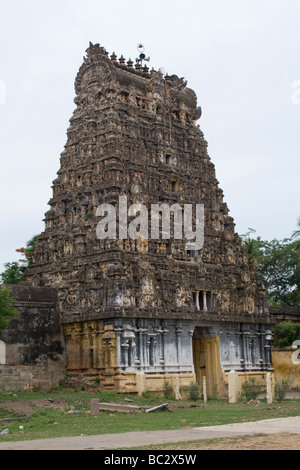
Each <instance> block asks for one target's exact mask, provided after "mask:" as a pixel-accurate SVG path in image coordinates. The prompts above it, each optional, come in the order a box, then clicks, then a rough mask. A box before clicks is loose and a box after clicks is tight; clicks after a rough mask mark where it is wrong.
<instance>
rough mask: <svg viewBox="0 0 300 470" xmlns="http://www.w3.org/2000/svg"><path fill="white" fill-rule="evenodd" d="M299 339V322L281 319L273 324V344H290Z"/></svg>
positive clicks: (281, 345)
mask: <svg viewBox="0 0 300 470" xmlns="http://www.w3.org/2000/svg"><path fill="white" fill-rule="evenodd" d="M299 339H300V324H299V323H292V322H290V321H283V322H281V323H277V324H276V325H275V326H274V346H280V347H283V346H292V344H293V342H294V341H296V340H299Z"/></svg>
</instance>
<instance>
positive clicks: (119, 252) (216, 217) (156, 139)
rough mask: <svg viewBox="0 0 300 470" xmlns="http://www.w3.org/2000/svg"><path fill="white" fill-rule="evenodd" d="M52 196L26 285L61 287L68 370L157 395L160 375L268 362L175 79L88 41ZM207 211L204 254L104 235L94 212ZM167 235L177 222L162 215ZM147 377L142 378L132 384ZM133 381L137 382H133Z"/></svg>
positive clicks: (240, 260)
mask: <svg viewBox="0 0 300 470" xmlns="http://www.w3.org/2000/svg"><path fill="white" fill-rule="evenodd" d="M86 53H87V54H86V57H85V58H84V63H83V65H82V66H81V68H80V70H79V73H78V75H77V78H76V81H75V91H76V98H75V100H74V101H75V104H76V109H75V111H74V113H73V116H72V118H71V119H70V126H69V129H68V139H67V143H66V146H65V149H64V151H63V153H62V154H61V166H60V169H59V171H58V177H57V178H56V179H55V181H54V182H53V198H52V199H51V200H50V202H49V205H50V210H49V211H48V212H47V213H46V218H45V224H46V228H45V231H44V233H42V234H41V235H40V237H39V240H38V243H37V246H36V249H35V253H34V264H33V266H32V267H31V268H30V269H29V270H28V272H27V277H26V282H27V283H30V284H31V285H34V286H51V287H56V288H57V289H58V292H59V310H60V316H61V322H62V324H63V328H64V333H65V337H66V343H67V357H68V370H69V373H71V372H72V373H86V374H89V375H92V374H93V375H96V376H100V384H102V385H103V386H106V387H114V388H116V389H118V390H124V391H125V390H126V391H137V390H140V389H141V388H142V389H144V388H145V387H147V388H148V389H149V387H150V389H151V387H152V389H155V390H156V389H161V388H162V384H163V382H164V381H165V380H166V379H167V378H168V377H169V378H171V379H174V378H176V377H177V378H178V380H179V381H180V383H182V384H183V383H188V382H190V381H191V380H194V379H195V374H196V378H197V380H198V381H200V382H201V378H202V376H203V375H206V376H207V378H208V382H209V384H210V385H209V386H211V387H213V385H214V384H219V385H220V386H221V385H222V380H223V379H224V373H226V371H227V370H230V369H237V370H240V371H244V372H246V371H250V370H266V369H269V368H270V367H271V364H270V351H269V346H270V341H269V340H270V336H269V335H270V331H269V323H270V320H269V315H268V308H267V299H266V294H265V290H264V287H263V285H262V284H261V283H260V282H259V281H258V279H257V275H256V272H255V269H254V267H253V266H252V265H251V263H249V260H248V258H247V254H246V253H245V251H244V249H243V247H242V245H241V240H240V238H239V237H238V235H237V234H236V233H235V230H234V222H233V219H232V217H230V216H229V214H228V208H227V205H226V203H224V201H223V192H222V190H221V189H220V188H219V186H218V181H217V179H216V176H215V169H214V165H213V163H212V162H211V160H210V158H209V156H208V153H207V142H206V141H205V139H204V137H203V133H202V131H201V130H200V128H199V126H198V125H196V121H197V120H198V119H199V118H200V116H201V108H200V107H197V98H196V95H195V93H194V91H193V90H191V89H189V88H187V86H186V85H187V83H186V81H184V80H183V79H182V78H178V76H176V75H172V76H168V75H166V76H164V75H163V74H162V73H161V72H159V71H158V72H157V71H155V70H151V71H149V69H148V67H147V66H144V67H142V66H141V64H140V63H138V62H137V63H136V64H135V65H134V64H133V62H132V61H131V60H128V61H127V62H126V61H125V59H124V58H123V56H121V58H120V59H118V60H117V56H116V55H115V54H114V53H113V54H112V55H111V56H110V57H109V55H108V53H107V52H106V50H105V49H104V48H103V47H100V45H99V44H96V45H93V44H90V46H89V48H88V49H87V51H86ZM120 196H123V197H124V196H126V197H127V201H128V206H130V205H132V204H143V205H144V206H145V207H147V209H148V210H149V234H150V222H151V211H150V209H151V205H152V204H163V203H164V204H167V205H169V206H170V207H171V206H172V205H173V204H180V206H182V208H184V204H191V205H193V206H195V205H196V204H203V205H204V214H205V219H204V245H203V247H202V248H201V249H200V250H194V249H186V248H187V247H186V240H184V239H182V240H176V239H174V238H172V236H171V237H170V238H169V239H165V238H164V236H163V234H162V233H160V238H159V239H152V238H151V236H149V237H148V238H147V237H142V236H140V237H139V238H138V239H130V238H128V237H127V238H126V237H123V238H121V237H119V236H118V234H119V233H120V232H119V230H120V224H119V220H117V231H116V234H117V236H116V238H115V239H109V238H108V239H104V240H100V239H99V237H98V236H97V231H96V229H97V225H98V223H99V221H100V220H101V218H100V217H99V216H98V214H99V212H97V210H98V207H99V205H101V204H104V203H106V204H111V205H113V206H114V207H115V208H116V213H117V214H118V213H119V212H118V209H120V207H119V201H120V199H119V198H120ZM170 220H171V235H172V227H173V226H174V220H173V219H172V213H171V219H170ZM141 377H142V379H141ZM141 384H142V385H141Z"/></svg>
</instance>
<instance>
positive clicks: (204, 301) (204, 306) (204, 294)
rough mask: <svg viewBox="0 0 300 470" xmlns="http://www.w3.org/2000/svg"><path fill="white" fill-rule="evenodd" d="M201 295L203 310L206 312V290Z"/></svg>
mask: <svg viewBox="0 0 300 470" xmlns="http://www.w3.org/2000/svg"><path fill="white" fill-rule="evenodd" d="M202 295H203V311H204V312H207V301H206V292H205V291H204V292H202Z"/></svg>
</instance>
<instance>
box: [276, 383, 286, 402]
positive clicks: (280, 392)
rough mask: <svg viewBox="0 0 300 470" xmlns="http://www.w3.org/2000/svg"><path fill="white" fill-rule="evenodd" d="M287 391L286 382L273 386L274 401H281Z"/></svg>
mask: <svg viewBox="0 0 300 470" xmlns="http://www.w3.org/2000/svg"><path fill="white" fill-rule="evenodd" d="M288 390H289V384H288V382H287V381H286V380H282V381H281V382H277V383H276V384H275V399H276V400H277V401H282V400H283V399H284V398H285V396H286V394H287V392H288Z"/></svg>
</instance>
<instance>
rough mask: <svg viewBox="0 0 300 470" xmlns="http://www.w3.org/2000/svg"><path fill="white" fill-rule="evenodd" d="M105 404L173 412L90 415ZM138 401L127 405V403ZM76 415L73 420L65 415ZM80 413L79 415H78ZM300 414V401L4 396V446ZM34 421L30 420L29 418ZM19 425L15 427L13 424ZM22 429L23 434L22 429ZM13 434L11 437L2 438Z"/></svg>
mask: <svg viewBox="0 0 300 470" xmlns="http://www.w3.org/2000/svg"><path fill="white" fill-rule="evenodd" d="M91 398H99V400H100V401H103V402H111V403H127V404H134V405H145V406H149V407H152V406H155V405H158V404H161V403H163V402H166V401H168V403H169V411H158V412H154V413H144V412H141V411H138V412H132V413H128V414H127V413H126V414H125V413H110V412H108V411H103V412H100V416H98V417H95V416H91V414H90V399H91ZM128 399H130V400H133V401H132V402H128V401H127V400H128ZM70 410H72V411H73V414H66V413H67V412H68V411H70ZM74 412H75V413H74ZM299 414H300V400H284V401H282V402H281V403H273V404H272V405H268V404H267V403H266V402H260V403H258V404H256V403H252V404H249V405H248V404H246V403H243V402H240V403H237V404H234V405H232V404H229V403H228V402H227V400H223V399H215V400H209V401H208V403H207V404H206V405H204V404H203V402H202V401H200V400H198V401H196V402H193V401H175V400H166V399H165V398H161V397H153V396H143V397H132V396H127V397H126V396H125V395H118V394H116V393H114V392H106V393H101V392H93V393H92V392H86V391H74V390H68V389H62V390H52V391H49V392H47V393H29V392H1V391H0V442H3V441H16V440H27V439H43V438H51V437H60V436H80V435H81V434H83V435H92V434H106V433H122V432H128V431H149V430H158V429H178V428H184V427H198V426H209V425H217V424H227V423H236V422H243V421H256V420H259V419H268V418H281V417H287V416H296V415H299ZM28 416H30V419H25V417H28ZM12 418H13V419H15V418H18V419H17V420H13V421H10V420H11V419H12ZM20 426H22V427H23V428H20ZM4 429H9V433H8V434H1V432H2V431H3V430H4Z"/></svg>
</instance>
